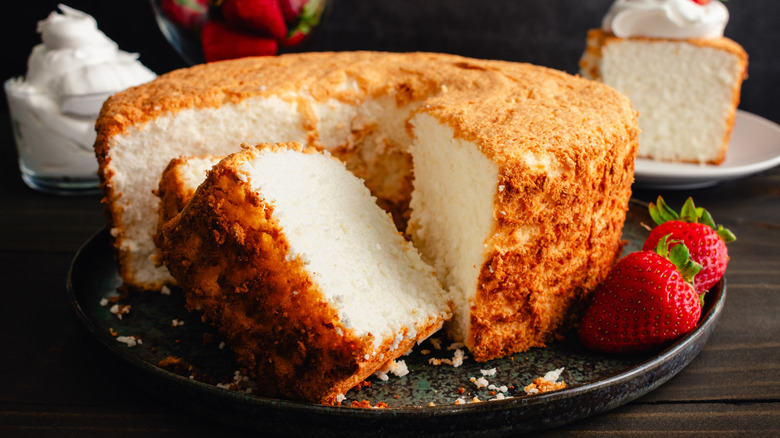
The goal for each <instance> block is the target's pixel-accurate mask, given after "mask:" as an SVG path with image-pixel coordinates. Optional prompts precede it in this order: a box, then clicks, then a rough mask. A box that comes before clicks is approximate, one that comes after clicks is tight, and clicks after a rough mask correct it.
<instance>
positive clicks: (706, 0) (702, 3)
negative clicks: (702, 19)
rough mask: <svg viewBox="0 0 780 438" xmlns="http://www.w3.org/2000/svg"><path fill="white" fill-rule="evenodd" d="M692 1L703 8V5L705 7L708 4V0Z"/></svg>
mask: <svg viewBox="0 0 780 438" xmlns="http://www.w3.org/2000/svg"><path fill="white" fill-rule="evenodd" d="M693 1H694V3H698V4H700V5H702V6H704V5H706V4H707V3H709V2H710V0H693Z"/></svg>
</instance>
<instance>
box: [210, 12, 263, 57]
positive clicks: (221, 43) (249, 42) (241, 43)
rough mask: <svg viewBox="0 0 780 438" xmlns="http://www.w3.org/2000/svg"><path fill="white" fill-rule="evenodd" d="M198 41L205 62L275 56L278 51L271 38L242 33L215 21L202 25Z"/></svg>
mask: <svg viewBox="0 0 780 438" xmlns="http://www.w3.org/2000/svg"><path fill="white" fill-rule="evenodd" d="M200 41H201V45H202V46H203V56H204V58H205V59H206V62H213V61H220V60H223V59H235V58H241V57H244V56H267V55H275V54H276V51H277V49H278V43H277V42H276V40H275V39H273V38H270V37H264V36H258V35H254V34H250V33H246V32H242V31H240V30H236V29H233V28H231V27H229V26H227V25H226V24H225V23H224V22H223V21H216V20H209V21H206V23H204V24H203V29H202V30H201V32H200Z"/></svg>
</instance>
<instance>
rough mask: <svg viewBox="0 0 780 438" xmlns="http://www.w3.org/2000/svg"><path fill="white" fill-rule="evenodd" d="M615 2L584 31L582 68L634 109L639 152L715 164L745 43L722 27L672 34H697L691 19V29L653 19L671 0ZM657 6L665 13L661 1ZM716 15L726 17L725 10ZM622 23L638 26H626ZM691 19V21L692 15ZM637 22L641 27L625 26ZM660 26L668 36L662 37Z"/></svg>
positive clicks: (743, 65) (736, 93)
mask: <svg viewBox="0 0 780 438" xmlns="http://www.w3.org/2000/svg"><path fill="white" fill-rule="evenodd" d="M619 3H621V2H616V6H615V7H613V9H612V10H611V12H610V15H608V17H609V18H610V19H609V20H605V26H606V27H607V29H604V28H602V29H593V30H591V31H589V32H588V36H587V46H586V49H585V52H584V54H583V56H582V58H581V60H580V67H581V74H582V75H583V76H584V77H586V78H589V79H595V80H598V81H601V82H603V83H605V84H607V85H611V86H612V87H614V88H616V89H617V90H618V91H620V92H622V93H624V94H625V95H627V96H628V98H629V99H630V100H631V104H632V105H633V107H634V108H635V109H636V110H638V111H639V119H638V122H639V128H640V129H641V134H640V136H639V157H640V158H650V159H654V160H659V161H673V162H690V163H709V164H720V163H721V162H723V160H724V158H725V156H726V151H727V149H728V144H729V139H730V137H731V131H732V128H733V125H734V118H735V116H736V110H737V106H738V104H739V99H740V92H741V87H742V81H743V80H744V79H745V78H746V77H747V61H748V57H747V54H746V53H745V50H744V49H743V48H742V47H741V46H740V45H739V44H737V43H736V42H734V41H732V40H731V39H728V38H725V37H723V36H722V33H721V34H720V36H712V35H708V34H706V33H702V34H701V35H702V37H698V38H692V37H685V38H678V37H673V34H675V33H680V34H681V35H686V34H695V33H692V32H699V30H697V28H695V27H694V25H693V24H691V25H690V26H689V27H691V29H688V28H686V29H682V30H681V29H678V28H677V27H673V26H676V25H677V23H660V22H659V23H656V22H655V21H650V20H660V19H658V18H657V17H658V16H659V15H652V12H653V11H654V10H655V8H662V7H666V8H671V7H673V6H670V5H665V4H664V3H665V2H655V3H653V4H652V5H646V4H647V3H648V2H635V3H633V4H632V5H636V4H639V5H638V6H636V8H637V10H635V11H634V10H620V9H619V8H617V6H620V5H618V4H619ZM678 3H679V2H678ZM690 3H691V5H690V6H689V9H692V11H693V12H692V13H695V12H700V13H701V14H708V13H709V12H707V11H708V10H709V9H713V8H714V10H715V11H716V12H717V11H720V10H721V8H722V10H725V7H723V5H722V4H720V2H717V1H713V2H710V4H708V5H707V6H706V7H705V6H700V5H696V4H695V3H694V2H693V1H691V2H690ZM643 4H645V5H644V6H643ZM621 5H622V3H621ZM626 5H628V3H626ZM628 6H630V5H628ZM628 6H626V7H628ZM630 7H632V8H633V7H634V6H630ZM699 8H700V9H701V11H699V10H698V9H699ZM629 13H631V14H632V15H631V16H630V21H629V18H626V19H623V20H622V21H620V20H619V19H620V18H621V14H629ZM643 14H646V15H647V18H645V15H643ZM659 14H660V16H664V14H661V13H660V9H659ZM668 15H671V16H673V14H671V13H669V14H668ZM710 15H714V14H710ZM721 15H725V18H726V19H727V17H728V14H727V13H725V12H721ZM613 16H614V17H613ZM707 17H709V15H704V16H703V18H702V20H705V21H704V22H703V23H702V24H701V26H700V27H702V28H704V27H705V24H708V23H707V22H706V19H707ZM616 22H618V23H620V24H621V26H622V27H619V30H620V31H622V32H626V35H630V36H624V35H621V36H616V35H615V34H614V33H613V32H612V27H610V26H615V24H614V23H616ZM627 23H630V24H631V25H632V26H634V27H636V29H633V28H629V27H630V26H629V25H628V24H627ZM691 23H694V24H695V22H694V21H693V20H692V21H691ZM686 24H687V22H686ZM724 25H725V23H724ZM706 27H707V28H711V27H712V26H706ZM634 30H635V31H636V32H638V33H639V35H634V34H632V33H630V31H634ZM720 31H721V32H722V28H721V29H720ZM658 32H660V33H661V34H663V33H669V35H670V36H669V37H668V38H661V37H659V36H658V35H659V34H658ZM681 32H685V33H681ZM701 32H704V30H701ZM710 32H714V31H710ZM645 34H649V35H655V36H654V37H647V36H643V35H645ZM716 34H717V32H716Z"/></svg>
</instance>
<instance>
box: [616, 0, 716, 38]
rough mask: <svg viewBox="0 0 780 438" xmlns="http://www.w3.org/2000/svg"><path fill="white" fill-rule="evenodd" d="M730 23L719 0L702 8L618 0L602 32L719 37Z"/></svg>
mask: <svg viewBox="0 0 780 438" xmlns="http://www.w3.org/2000/svg"><path fill="white" fill-rule="evenodd" d="M728 20H729V12H728V10H727V9H726V6H724V5H723V3H721V2H720V1H718V0H713V1H710V2H709V3H707V4H706V5H700V4H698V3H696V2H695V1H693V0H616V1H615V2H614V3H613V4H612V6H611V7H610V9H609V11H608V12H607V15H606V16H605V17H604V20H603V21H602V26H601V27H602V29H603V30H605V31H607V32H612V33H613V34H615V36H618V37H620V38H630V37H647V38H666V39H686V38H718V37H721V36H723V29H724V28H725V27H726V23H727V22H728Z"/></svg>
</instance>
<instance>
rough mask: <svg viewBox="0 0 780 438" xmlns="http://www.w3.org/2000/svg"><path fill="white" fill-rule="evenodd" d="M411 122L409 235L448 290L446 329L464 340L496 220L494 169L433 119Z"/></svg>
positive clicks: (471, 146) (419, 117)
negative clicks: (450, 313) (450, 314)
mask: <svg viewBox="0 0 780 438" xmlns="http://www.w3.org/2000/svg"><path fill="white" fill-rule="evenodd" d="M412 123H413V125H414V133H415V141H414V143H413V145H412V147H411V152H412V157H413V162H414V191H413V192H412V200H411V207H412V215H411V219H410V223H411V230H412V237H413V240H414V243H415V245H416V246H417V247H418V248H419V249H420V251H421V252H422V253H423V254H424V255H425V258H426V260H427V261H429V262H430V263H432V264H433V266H434V267H435V269H436V272H437V275H438V276H439V278H441V281H442V283H443V284H444V286H445V287H446V288H447V289H448V292H449V293H450V297H451V299H452V300H453V304H454V305H455V312H454V313H455V316H454V317H453V319H452V321H451V327H450V328H449V329H448V331H449V333H450V335H451V336H453V337H454V338H455V339H456V340H458V341H463V340H465V339H468V336H467V335H468V330H469V316H470V303H471V301H472V300H473V299H474V295H475V294H476V291H477V280H478V277H479V272H480V270H481V269H482V264H483V262H484V259H485V254H484V251H485V240H486V239H487V238H488V236H489V235H490V233H491V231H492V227H493V223H494V218H493V214H494V208H493V203H494V201H495V194H496V190H497V178H498V168H497V167H496V165H495V164H494V163H493V162H491V161H490V160H489V159H488V158H487V157H485V156H484V155H483V154H482V153H481V152H480V151H479V149H478V148H477V147H476V145H474V144H473V143H471V142H468V141H465V140H462V139H459V138H453V137H454V136H453V131H452V129H451V128H450V127H449V126H447V125H444V124H442V123H440V122H439V121H438V120H436V119H435V118H433V117H431V116H429V115H427V114H419V115H417V116H416V117H415V118H414V119H413V120H412Z"/></svg>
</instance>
